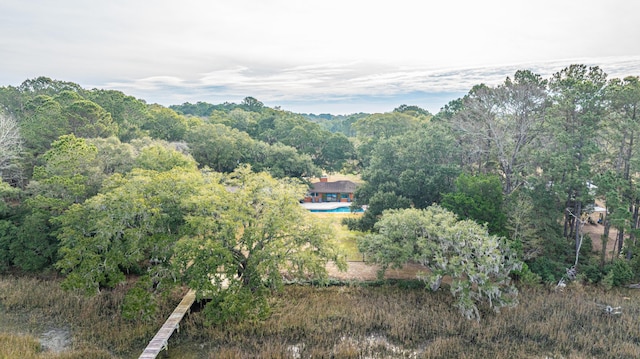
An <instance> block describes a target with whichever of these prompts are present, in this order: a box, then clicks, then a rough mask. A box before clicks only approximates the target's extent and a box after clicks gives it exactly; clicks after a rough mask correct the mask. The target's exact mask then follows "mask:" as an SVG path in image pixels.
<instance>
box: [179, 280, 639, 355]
mask: <svg viewBox="0 0 640 359" xmlns="http://www.w3.org/2000/svg"><path fill="white" fill-rule="evenodd" d="M625 298H628V299H625ZM600 303H608V304H612V305H616V306H617V305H621V306H623V314H622V315H621V316H615V317H611V316H608V315H605V314H603V313H602V311H601V309H600V308H599V307H598V305H597V304H600ZM274 305H275V306H276V310H275V312H274V314H273V315H272V317H271V318H270V319H269V320H267V321H266V322H264V323H229V324H228V325H226V326H224V327H217V328H213V327H209V328H204V327H203V326H202V325H201V324H202V320H203V319H202V318H201V315H200V314H199V313H194V314H192V315H190V316H189V317H188V318H187V321H186V323H185V325H184V326H183V328H184V331H183V332H181V334H180V335H179V336H180V339H178V340H182V341H186V342H193V341H195V342H200V343H201V344H202V345H203V347H204V348H205V352H206V353H207V354H208V356H209V357H210V358H217V357H228V358H246V357H264V358H271V357H276V358H277V357H283V358H291V357H299V358H315V357H325V358H328V357H334V358H362V357H371V356H377V357H391V358H393V357H398V358H405V357H415V358H488V357H491V358H495V359H501V358H638V357H640V328H639V325H638V322H637V318H638V314H639V313H640V298H638V296H637V295H636V293H631V292H627V291H625V290H620V291H616V292H610V293H605V292H600V291H598V290H595V289H594V288H589V290H588V291H585V290H584V289H582V288H580V287H579V286H577V287H575V286H574V287H571V288H569V289H567V290H565V291H564V292H561V293H560V292H554V291H550V290H546V289H525V290H524V291H523V292H522V298H521V304H520V305H519V306H517V307H515V308H511V309H507V310H503V311H502V312H501V313H499V314H497V313H494V312H492V311H490V310H488V308H484V313H483V315H484V317H483V319H482V320H481V321H480V322H476V321H468V320H466V319H463V318H462V317H461V316H460V315H459V314H458V313H457V312H456V310H455V309H454V308H452V307H451V296H450V295H449V294H448V293H445V292H442V291H440V292H438V293H431V292H428V291H426V290H424V289H420V288H406V287H400V286H398V285H392V286H389V285H387V286H381V287H355V286H351V287H328V288H312V287H289V288H287V290H286V291H285V292H284V293H283V294H281V295H280V296H278V298H277V299H276V300H275V303H274Z"/></svg>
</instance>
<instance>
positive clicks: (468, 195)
mask: <svg viewBox="0 0 640 359" xmlns="http://www.w3.org/2000/svg"><path fill="white" fill-rule="evenodd" d="M441 204H442V207H444V208H446V209H448V210H450V211H452V212H454V213H455V214H457V215H458V217H459V218H461V219H472V220H474V221H476V222H478V223H480V224H486V225H487V229H488V230H489V233H490V234H495V235H497V236H503V237H504V236H506V234H507V230H506V227H505V225H506V221H507V217H506V215H505V213H504V210H503V209H502V207H503V198H502V183H501V182H500V179H499V178H498V177H497V176H481V175H476V176H469V175H467V174H464V173H463V174H461V175H460V176H459V177H458V178H457V179H456V184H455V190H454V191H453V192H450V193H446V194H444V195H443V196H442V202H441Z"/></svg>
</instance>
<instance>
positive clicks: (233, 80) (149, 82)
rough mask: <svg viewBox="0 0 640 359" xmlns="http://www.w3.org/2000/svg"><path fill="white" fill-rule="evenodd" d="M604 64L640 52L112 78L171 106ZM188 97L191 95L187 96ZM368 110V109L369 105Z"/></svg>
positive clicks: (634, 62)
mask: <svg viewBox="0 0 640 359" xmlns="http://www.w3.org/2000/svg"><path fill="white" fill-rule="evenodd" d="M574 63H581V64H586V65H589V66H596V65H597V66H600V67H601V68H602V69H603V70H604V71H605V72H607V73H608V74H609V77H610V78H613V77H624V76H628V75H638V74H640V57H615V58H614V57H612V58H599V59H569V60H558V61H548V62H542V63H520V64H508V65H501V66H483V67H469V68H457V69H450V68H443V69H433V68H419V67H393V66H387V65H378V64H367V63H364V62H357V61H356V62H345V63H324V64H314V65H302V66H293V67H282V68H279V67H277V66H271V67H270V66H264V65H262V64H258V65H255V66H252V65H234V66H229V67H224V68H219V69H215V70H212V71H209V72H206V73H202V74H199V75H198V76H194V79H191V80H189V79H185V78H180V77H176V76H154V77H146V78H141V79H132V80H128V81H118V82H108V83H105V84H103V85H102V87H106V88H112V89H118V90H121V91H123V92H125V93H131V94H134V96H139V97H141V98H143V99H146V100H150V101H158V102H160V103H163V104H166V105H169V104H177V103H181V102H180V101H212V99H217V100H221V99H223V101H232V102H233V101H238V99H242V98H244V97H246V96H253V97H256V98H258V99H259V100H261V101H263V102H265V103H278V102H280V103H311V102H313V101H315V102H320V103H322V102H324V103H328V102H332V103H335V102H339V101H351V100H355V99H358V102H361V100H362V99H363V98H368V99H370V100H371V101H373V100H374V99H376V98H377V99H382V98H402V96H407V97H408V96H409V95H410V94H415V93H427V94H428V93H432V94H437V93H466V92H467V91H469V89H471V88H472V87H473V86H474V85H478V84H481V83H484V84H486V85H490V86H494V85H497V84H499V83H502V82H503V81H504V80H505V78H506V77H507V76H513V74H514V73H515V72H516V71H517V70H524V69H528V70H531V71H533V72H534V73H537V74H540V75H541V76H543V77H545V78H548V77H550V76H551V75H552V74H553V73H555V72H558V71H560V70H561V69H563V68H564V67H567V66H569V65H570V64H574ZM185 99H187V100H185ZM363 111H366V109H363Z"/></svg>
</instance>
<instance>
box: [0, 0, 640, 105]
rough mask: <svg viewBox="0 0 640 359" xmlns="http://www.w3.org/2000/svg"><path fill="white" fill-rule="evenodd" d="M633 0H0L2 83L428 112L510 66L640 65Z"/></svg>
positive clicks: (637, 71)
mask: <svg viewBox="0 0 640 359" xmlns="http://www.w3.org/2000/svg"><path fill="white" fill-rule="evenodd" d="M639 16H640V1H634V0H603V1H600V0H582V1H579V0H535V1H529V0H518V1H516V0H482V1H478V0H447V1H442V0H440V1H430V0H422V1H420V0H412V1H408V0H394V1H361V0H339V1H338V0H233V1H232V0H224V1H223V0H209V1H204V0H200V1H196V0H181V1H167V0H153V1H151V0H148V1H147V0H109V1H86V0H56V1H50V0H2V1H1V2H0V86H7V85H11V86H17V85H19V84H20V83H22V82H23V81H24V80H27V79H32V78H35V77H38V76H46V77H50V78H52V79H55V80H61V81H70V82H75V83H78V84H79V85H81V86H82V87H84V88H88V89H91V88H101V89H114V90H119V91H122V92H124V93H125V94H127V95H131V96H134V97H137V98H140V99H143V100H145V101H146V102H148V103H159V104H162V105H165V106H169V105H174V104H182V103H184V102H191V103H195V102H198V101H203V102H209V103H214V104H217V103H222V102H235V103H239V102H240V101H242V99H243V98H245V97H247V96H252V97H255V98H257V99H258V100H260V101H262V102H263V103H264V104H265V105H267V106H269V107H276V106H279V107H280V108H282V109H283V110H288V111H292V112H298V113H316V114H320V113H332V114H350V113H357V112H366V113H375V112H389V111H392V110H393V109H394V108H396V107H398V106H399V105H402V104H407V105H416V106H420V107H422V108H425V109H427V110H429V111H431V112H432V113H436V112H438V110H439V109H440V108H441V107H442V106H444V105H445V104H446V103H448V102H449V101H451V100H453V99H456V98H459V97H461V96H463V95H464V94H466V93H467V92H468V91H469V89H470V88H471V87H472V86H474V85H477V84H480V83H484V84H487V85H497V84H499V83H501V82H503V81H504V80H505V78H506V77H507V76H513V74H514V73H515V71H517V70H524V69H529V70H532V71H533V72H535V73H537V74H540V75H542V76H543V77H545V78H548V77H550V76H551V75H552V74H553V73H555V72H558V71H560V70H562V69H563V68H565V67H567V66H569V65H570V64H578V63H579V64H586V65H590V66H600V67H601V68H602V69H603V70H604V71H605V72H606V73H607V74H608V75H609V78H614V77H620V78H621V77H625V76H628V75H633V76H640V21H639V20H638V17H639Z"/></svg>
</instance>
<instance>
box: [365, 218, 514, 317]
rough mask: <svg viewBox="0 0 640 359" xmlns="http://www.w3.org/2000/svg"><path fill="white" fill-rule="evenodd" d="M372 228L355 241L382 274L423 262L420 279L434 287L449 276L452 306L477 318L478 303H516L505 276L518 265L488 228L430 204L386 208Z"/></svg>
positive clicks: (501, 305)
mask: <svg viewBox="0 0 640 359" xmlns="http://www.w3.org/2000/svg"><path fill="white" fill-rule="evenodd" d="M376 229H377V230H378V233H375V234H369V235H367V236H365V237H364V238H363V239H362V240H361V241H360V242H359V244H358V245H359V248H360V251H361V252H363V253H364V254H365V255H366V256H367V258H368V260H369V261H371V262H374V263H377V264H380V265H381V271H382V272H384V271H385V270H386V269H387V268H388V267H389V266H393V267H401V266H402V265H404V264H406V263H408V262H409V261H414V262H419V263H422V264H423V265H425V266H426V267H427V268H428V269H429V271H430V272H428V273H422V274H419V275H418V277H419V278H420V279H422V280H424V281H425V282H426V283H428V284H429V286H430V287H431V289H432V290H437V289H438V288H439V287H440V283H441V281H442V279H443V278H444V277H445V276H450V277H451V279H452V282H451V285H450V290H451V294H452V295H453V296H454V297H456V298H457V301H456V303H455V306H456V307H457V308H458V309H459V311H460V312H461V314H462V315H464V316H465V317H466V318H469V319H471V318H475V319H478V320H479V319H480V312H479V309H478V305H479V303H487V304H488V306H489V307H491V308H493V309H495V310H499V309H500V308H501V307H504V306H509V305H513V304H515V297H516V295H517V290H516V288H515V287H514V286H513V285H511V284H510V283H509V282H510V279H509V274H510V273H511V272H512V271H515V270H519V269H520V268H521V267H522V263H521V262H520V261H519V260H518V259H517V258H516V257H515V254H514V253H513V251H512V250H511V249H510V247H509V245H508V244H507V243H506V241H505V240H504V238H501V237H497V236H493V235H489V234H488V233H487V230H486V227H483V226H480V225H479V224H477V223H475V222H474V221H470V220H462V221H460V220H458V219H457V218H456V216H455V214H453V213H452V212H449V211H447V210H445V209H443V208H442V207H439V206H431V207H428V208H426V209H422V210H420V209H403V210H389V211H386V212H384V214H383V216H382V218H381V219H380V221H378V223H376Z"/></svg>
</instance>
